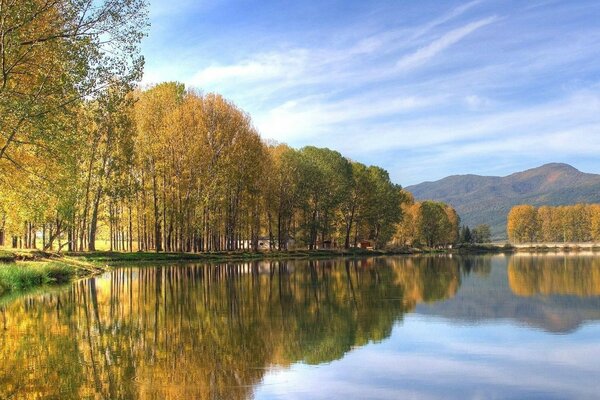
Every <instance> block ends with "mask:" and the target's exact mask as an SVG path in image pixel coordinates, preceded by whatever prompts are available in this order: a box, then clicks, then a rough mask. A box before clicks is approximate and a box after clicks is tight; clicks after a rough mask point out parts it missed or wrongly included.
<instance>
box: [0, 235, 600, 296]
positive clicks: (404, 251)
mask: <svg viewBox="0 0 600 400" xmlns="http://www.w3.org/2000/svg"><path fill="white" fill-rule="evenodd" d="M588 247H589V246H580V245H578V244H558V245H557V246H553V247H549V246H546V245H535V244H531V245H517V246H514V245H508V244H481V245H480V244H468V245H464V244H463V245H458V246H455V247H453V248H450V249H427V248H425V249H420V248H398V249H392V250H367V249H355V248H353V249H349V250H346V249H318V250H288V251H278V250H272V251H258V252H252V251H222V252H210V253H178V252H171V253H165V252H160V253H157V252H133V253H128V252H111V251H95V252H66V253H61V254H58V253H51V252H43V251H40V250H22V249H18V250H15V249H4V250H2V249H0V299H2V298H6V297H8V296H13V295H18V294H19V293H24V292H28V291H31V290H33V289H36V288H40V287H43V286H47V287H48V288H51V287H54V286H57V285H60V284H66V283H69V282H72V281H73V280H75V279H81V278H87V277H92V276H95V275H98V274H101V273H103V272H106V271H109V270H110V269H112V268H115V267H118V266H120V265H123V264H132V263H136V264H139V263H142V264H143V263H161V264H162V263H168V262H173V263H190V262H199V263H211V264H213V263H223V262H243V261H268V260H272V261H277V260H294V259H317V260H318V259H328V258H345V257H379V256H394V255H397V256H400V255H417V254H423V255H427V254H439V255H443V254H449V255H452V254H456V255H485V254H517V253H520V254H523V253H529V254H536V253H542V254H545V253H557V252H567V253H577V252H581V251H589V250H591V251H592V252H595V251H598V252H600V246H591V247H590V248H589V249H588Z"/></svg>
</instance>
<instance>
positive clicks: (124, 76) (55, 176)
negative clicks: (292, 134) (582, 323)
mask: <svg viewBox="0 0 600 400" xmlns="http://www.w3.org/2000/svg"><path fill="white" fill-rule="evenodd" d="M9 3H10V4H9V5H8V6H7V7H4V8H3V9H2V11H1V18H2V23H1V24H0V37H1V38H2V51H1V52H0V53H1V54H0V57H1V60H0V62H1V64H2V74H1V76H0V246H12V247H14V248H37V249H43V250H54V251H61V250H68V251H94V250H97V249H102V250H111V251H156V252H159V251H165V252H204V251H231V250H240V249H246V250H254V251H256V250H264V249H278V250H287V249H290V248H308V249H316V248H334V247H335V248H349V247H369V248H371V247H372V248H383V247H385V246H389V245H397V246H407V245H411V246H415V245H425V246H429V247H434V246H440V245H447V244H450V243H454V242H455V241H456V240H457V238H458V224H459V217H458V215H457V214H456V212H455V211H454V210H453V209H452V208H451V207H449V206H447V205H445V204H442V203H435V202H423V203H416V202H414V200H413V199H412V196H411V195H410V193H408V192H406V191H404V190H402V188H401V187H400V186H399V185H396V184H394V183H393V182H392V181H391V180H390V177H389V174H388V172H387V171H385V170H383V169H382V168H379V167H377V166H366V165H364V164H361V163H359V162H355V161H352V160H349V159H348V158H346V157H344V156H343V155H342V154H340V153H339V152H337V151H333V150H330V149H326V148H317V147H313V146H307V147H304V148H301V149H294V148H292V147H290V146H287V145H285V144H279V143H271V142H266V141H265V140H263V139H262V138H261V137H260V135H259V133H258V132H257V130H256V128H255V127H254V126H253V124H252V121H251V118H250V116H249V115H248V114H247V113H245V112H244V111H243V110H241V109H239V108H238V107H237V106H236V105H235V104H233V103H232V102H230V101H228V100H227V99H225V98H223V97H222V96H220V95H218V94H214V93H203V92H201V91H199V90H196V89H193V88H186V87H185V86H184V85H183V84H181V83H177V82H167V83H161V84H157V85H152V86H147V87H141V86H140V85H139V84H138V82H139V81H140V79H141V76H142V73H143V56H142V55H141V52H140V43H141V40H142V39H143V37H144V35H145V32H146V29H147V26H148V17H147V4H146V3H145V1H143V0H125V1H119V2H118V3H114V2H111V1H104V2H87V1H75V2H74V1H66V0H57V1H52V2H48V1H42V0H26V1H9ZM117 4H118V6H117Z"/></svg>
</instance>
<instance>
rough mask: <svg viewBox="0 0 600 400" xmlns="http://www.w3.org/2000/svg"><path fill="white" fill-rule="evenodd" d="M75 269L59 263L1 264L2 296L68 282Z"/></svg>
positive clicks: (0, 284) (0, 288)
mask: <svg viewBox="0 0 600 400" xmlns="http://www.w3.org/2000/svg"><path fill="white" fill-rule="evenodd" d="M74 273H75V272H74V269H73V267H71V266H69V265H65V264H62V263H58V262H19V263H11V264H0V294H2V293H5V292H9V291H12V290H23V289H28V288H31V287H34V286H39V285H43V284H49V283H62V282H67V281H68V280H69V279H71V277H72V276H73V275H74Z"/></svg>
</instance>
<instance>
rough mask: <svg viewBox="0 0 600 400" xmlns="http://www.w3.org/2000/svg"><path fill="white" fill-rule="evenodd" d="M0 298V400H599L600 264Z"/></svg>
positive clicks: (574, 259) (225, 278) (398, 265)
mask: <svg viewBox="0 0 600 400" xmlns="http://www.w3.org/2000/svg"><path fill="white" fill-rule="evenodd" d="M1 301H2V300H1V299H0V398H2V399H37V398H43V399H79V398H82V399H87V398H90V399H138V398H140V399H196V398H197V399H246V398H256V399H282V398H283V399H336V398H337V399H345V400H347V399H367V398H373V399H398V398H418V399H421V398H423V399H437V398H440V399H442V398H443V399H447V398H456V399H465V398H494V399H495V398H503V399H504V398H514V399H522V398H538V399H567V398H568V399H570V398H577V399H585V398H590V399H591V398H598V397H600V322H599V320H600V256H593V255H590V256H576V255H544V256H527V255H516V256H478V257H456V256H453V257H451V256H436V257H429V256H422V257H381V258H371V259H358V260H354V259H337V260H328V261H306V260H302V261H281V262H254V263H245V264H244V263H242V264H235V263H234V264H224V265H190V264H186V265H175V266H157V267H151V266H143V267H136V266H131V267H123V268H119V269H116V270H114V271H111V272H108V273H106V274H104V275H102V276H98V277H96V278H92V279H86V280H81V281H78V282H75V283H73V284H72V285H70V286H68V287H65V288H62V289H60V290H53V291H52V292H49V293H45V294H34V295H28V296H23V297H20V298H17V299H13V300H10V301H8V300H5V301H4V302H1Z"/></svg>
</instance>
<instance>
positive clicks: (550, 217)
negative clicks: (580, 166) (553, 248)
mask: <svg viewBox="0 0 600 400" xmlns="http://www.w3.org/2000/svg"><path fill="white" fill-rule="evenodd" d="M507 231H508V237H509V240H510V241H511V242H513V243H568V242H570V243H577V242H592V241H594V242H597V241H600V204H576V205H570V206H541V207H534V206H531V205H519V206H515V207H513V208H512V209H511V210H510V212H509V214H508V222H507Z"/></svg>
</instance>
